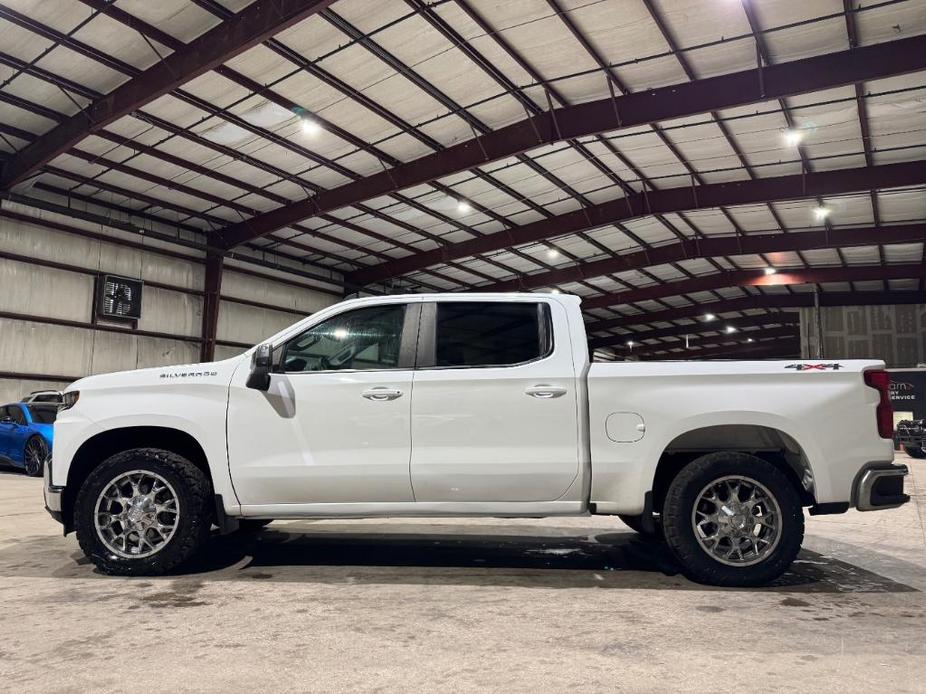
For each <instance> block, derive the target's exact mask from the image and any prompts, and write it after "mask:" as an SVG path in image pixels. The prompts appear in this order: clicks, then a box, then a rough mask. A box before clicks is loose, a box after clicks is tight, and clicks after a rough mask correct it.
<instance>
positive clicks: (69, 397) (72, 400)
mask: <svg viewBox="0 0 926 694" xmlns="http://www.w3.org/2000/svg"><path fill="white" fill-rule="evenodd" d="M62 397H63V399H64V402H63V403H62V404H61V409H62V410H69V409H71V408H72V407H74V405H76V404H77V401H78V400H79V399H80V391H79V390H69V391H68V392H67V393H65V394H64V395H63V396H62Z"/></svg>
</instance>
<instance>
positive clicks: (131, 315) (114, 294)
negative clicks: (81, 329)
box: [96, 275, 144, 321]
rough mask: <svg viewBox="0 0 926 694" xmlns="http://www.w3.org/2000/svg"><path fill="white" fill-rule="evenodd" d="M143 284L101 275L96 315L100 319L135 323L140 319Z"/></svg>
mask: <svg viewBox="0 0 926 694" xmlns="http://www.w3.org/2000/svg"><path fill="white" fill-rule="evenodd" d="M143 288H144V282H142V281H141V280H136V279H131V278H128V277H119V276H118V275H101V276H100V278H99V284H98V298H97V309H96V314H97V316H99V317H100V318H108V319H115V320H131V321H136V320H138V319H139V318H141V293H142V289H143Z"/></svg>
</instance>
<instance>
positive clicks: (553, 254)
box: [547, 248, 559, 260]
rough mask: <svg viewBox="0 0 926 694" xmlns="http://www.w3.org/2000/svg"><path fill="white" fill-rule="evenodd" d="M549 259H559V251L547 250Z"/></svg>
mask: <svg viewBox="0 0 926 694" xmlns="http://www.w3.org/2000/svg"><path fill="white" fill-rule="evenodd" d="M547 258H549V259H550V260H553V259H554V258H559V251H558V250H556V249H555V248H550V249H549V250H547Z"/></svg>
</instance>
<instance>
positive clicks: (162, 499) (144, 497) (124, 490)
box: [93, 470, 180, 559]
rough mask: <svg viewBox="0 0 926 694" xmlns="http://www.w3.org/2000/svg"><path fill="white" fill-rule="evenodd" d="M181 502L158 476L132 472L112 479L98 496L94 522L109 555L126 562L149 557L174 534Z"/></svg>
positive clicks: (140, 471)
mask: <svg viewBox="0 0 926 694" xmlns="http://www.w3.org/2000/svg"><path fill="white" fill-rule="evenodd" d="M179 521H180V500H179V498H178V497H177V493H176V492H175V491H174V488H173V487H172V486H171V485H170V483H169V482H168V481H167V480H166V479H164V478H163V477H161V476H160V475H158V474H155V473H153V472H150V471H146V470H132V471H131V472H125V473H122V474H120V475H119V476H118V477H116V478H114V479H113V480H111V481H110V482H109V484H107V485H106V486H105V487H103V491H102V492H100V495H99V496H98V497H97V501H96V507H95V509H94V515H93V522H94V525H95V527H96V532H97V535H98V536H99V538H100V540H101V541H102V542H103V544H104V545H105V546H106V548H107V549H109V550H110V551H111V552H113V553H114V554H116V555H117V556H120V557H123V558H127V559H139V558H142V557H149V556H151V555H152V554H156V553H157V552H159V551H160V550H161V549H163V548H164V547H165V546H166V545H167V543H168V542H170V539H171V538H172V537H173V536H174V534H175V533H176V532H177V525H178V523H179Z"/></svg>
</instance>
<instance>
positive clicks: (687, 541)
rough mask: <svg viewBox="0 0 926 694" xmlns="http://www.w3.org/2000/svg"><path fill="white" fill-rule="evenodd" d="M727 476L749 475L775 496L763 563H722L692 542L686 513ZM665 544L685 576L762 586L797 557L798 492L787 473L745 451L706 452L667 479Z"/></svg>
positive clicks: (800, 511)
mask: <svg viewBox="0 0 926 694" xmlns="http://www.w3.org/2000/svg"><path fill="white" fill-rule="evenodd" d="M728 475H739V476H743V477H747V478H751V479H754V480H755V481H756V482H759V483H760V484H762V485H763V486H764V487H765V488H766V489H767V490H768V491H769V492H770V493H771V494H772V496H774V497H775V501H776V502H777V503H778V507H779V509H780V512H781V513H780V522H781V524H782V526H781V537H780V539H779V541H778V545H777V546H776V547H775V549H774V550H773V551H772V552H771V553H770V554H769V555H768V557H767V558H766V559H764V560H763V561H761V562H759V563H757V564H753V565H751V566H729V565H727V564H722V563H721V562H719V561H717V560H716V559H714V558H713V557H712V556H711V555H710V554H708V553H707V551H705V550H704V549H703V548H702V547H701V544H700V543H699V542H698V539H697V537H696V536H695V531H694V528H693V527H692V523H691V514H692V511H693V509H694V505H695V502H696V500H697V498H698V496H699V495H700V493H701V490H703V489H704V488H705V487H707V486H708V485H709V484H710V483H712V482H714V481H715V480H717V479H719V478H721V477H725V476H728ZM662 520H663V530H664V532H665V535H666V541H667V543H668V545H669V548H670V549H671V550H672V552H673V554H675V556H676V558H677V559H678V560H679V561H680V562H681V563H682V565H683V567H684V569H685V572H686V574H688V575H689V577H690V578H692V579H694V580H696V581H699V582H703V583H711V584H715V585H723V586H755V585H763V584H766V583H768V582H770V581H773V580H774V579H776V578H778V577H779V576H780V575H781V574H782V573H784V572H785V570H787V568H788V566H790V564H791V562H792V561H793V560H794V558H795V557H796V556H797V553H798V551H799V550H800V547H801V542H802V541H803V538H804V512H803V507H802V504H801V499H800V496H799V495H798V493H797V490H796V489H795V488H794V485H793V483H792V482H791V480H789V479H788V477H787V476H786V475H785V474H784V473H783V472H782V471H781V470H779V469H778V468H777V467H775V466H774V465H773V464H772V463H769V462H767V461H765V460H762V459H761V458H757V457H755V456H752V455H748V454H745V453H711V454H708V455H705V456H702V457H701V458H698V459H697V460H695V461H693V462H692V463H690V464H689V465H688V466H686V467H685V468H683V469H682V471H681V472H679V474H678V475H677V476H676V478H675V479H674V480H673V482H672V484H671V485H670V487H669V491H668V493H667V495H666V500H665V504H664V508H663V514H662Z"/></svg>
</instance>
